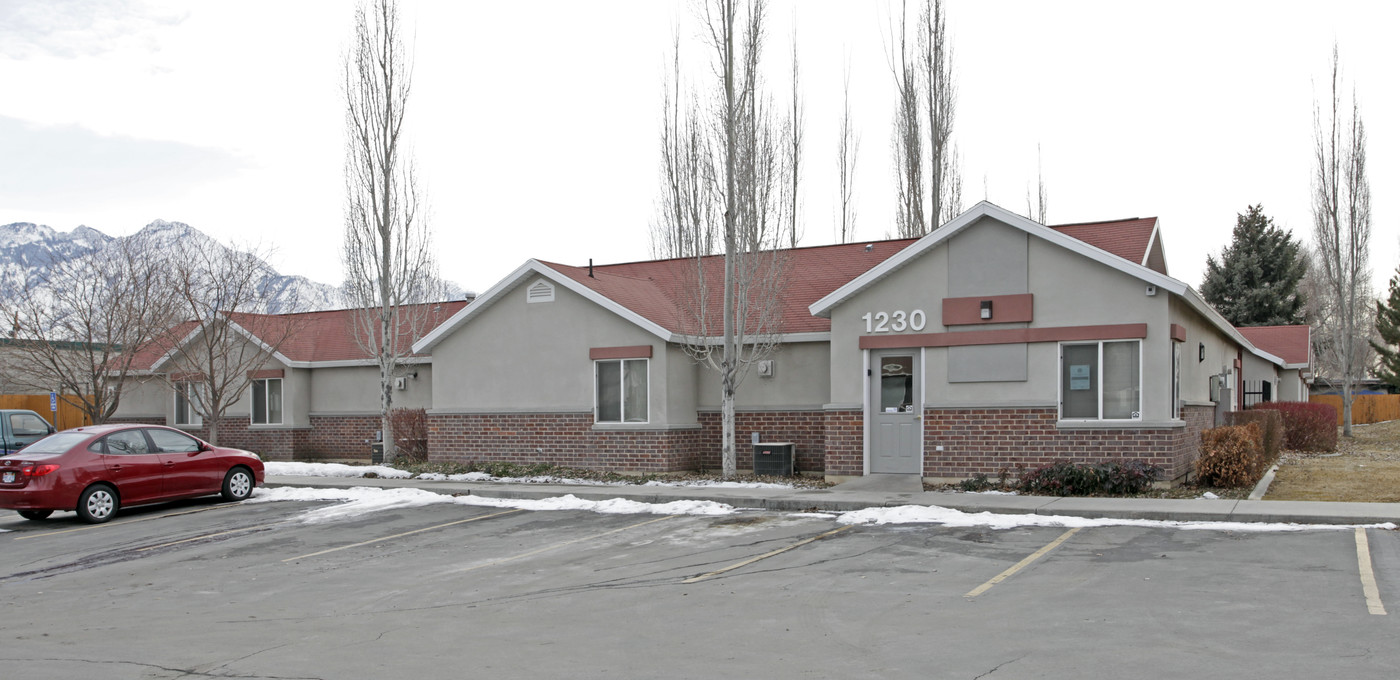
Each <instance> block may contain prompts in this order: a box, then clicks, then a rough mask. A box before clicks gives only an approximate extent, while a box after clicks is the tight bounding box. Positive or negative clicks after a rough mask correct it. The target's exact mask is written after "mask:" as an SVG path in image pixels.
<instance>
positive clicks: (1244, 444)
mask: <svg viewBox="0 0 1400 680" xmlns="http://www.w3.org/2000/svg"><path fill="white" fill-rule="evenodd" d="M1263 438H1264V432H1263V430H1262V429H1261V428H1260V427H1259V423H1246V424H1244V425H1227V426H1225V427H1216V428H1212V429H1209V430H1206V431H1204V432H1202V433H1201V455H1200V457H1199V458H1197V459H1196V478H1197V479H1198V480H1199V481H1200V483H1201V484H1205V485H1207V486H1221V487H1226V488H1236V487H1242V486H1249V485H1250V484H1253V483H1254V482H1255V481H1256V480H1258V479H1259V476H1260V474H1262V473H1263V462H1264V447H1263V444H1262V441H1263Z"/></svg>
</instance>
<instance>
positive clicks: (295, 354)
mask: <svg viewBox="0 0 1400 680" xmlns="http://www.w3.org/2000/svg"><path fill="white" fill-rule="evenodd" d="M465 306H467V301H466V300H454V301H450V302H436V303H432V304H428V305H423V306H422V307H423V308H424V309H425V310H426V311H427V312H428V314H429V317H428V322H427V324H426V328H425V329H424V330H423V331H422V333H419V334H418V336H422V335H426V334H427V333H428V332H429V331H431V330H432V329H434V328H437V326H438V325H439V324H441V323H442V322H443V321H446V320H447V319H448V318H449V317H451V316H452V315H453V314H456V313H457V312H458V311H459V310H461V309H462V308H463V307H465ZM356 311H357V310H353V309H336V310H330V311H322V312H304V313H300V314H234V315H233V319H234V321H235V322H236V323H237V324H238V325H239V326H241V327H242V328H243V329H245V330H247V331H248V332H249V333H252V334H253V335H254V336H255V337H260V338H263V339H265V341H268V342H271V341H272V340H271V339H272V338H277V337H280V336H281V335H282V334H283V333H284V332H288V331H289V332H291V336H290V337H289V338H287V340H286V341H284V342H283V343H282V344H281V346H280V347H279V348H278V352H279V353H280V354H282V356H285V357H287V359H288V360H289V361H295V362H302V361H307V362H321V361H356V360H368V359H372V358H373V356H372V355H371V354H369V353H367V352H365V351H364V350H363V349H361V348H360V346H359V345H358V344H357V343H356V342H355V335H354V329H353V327H352V325H351V324H352V323H353V321H354V314H355V312H356ZM194 329H195V324H194V322H192V321H186V322H184V323H182V324H180V325H178V326H175V327H174V328H172V329H170V330H169V331H168V332H167V333H166V334H165V335H164V336H162V337H161V338H159V339H157V341H156V342H153V343H151V344H149V345H147V346H146V347H144V348H142V349H141V350H140V351H139V352H137V359H136V362H135V367H136V368H138V369H150V368H151V367H152V366H153V365H154V364H155V362H157V361H159V360H160V358H161V357H162V356H164V355H165V354H166V352H167V350H168V349H169V347H171V345H172V344H174V343H177V342H180V341H181V340H183V339H184V338H185V336H187V335H189V334H190V332H191V331H193V330H194ZM284 329H285V330H284ZM399 332H400V333H401V334H408V333H410V329H409V328H408V324H407V323H402V324H401V325H400V331H399ZM417 339H418V338H417V337H412V338H408V342H406V343H405V345H404V346H405V347H406V346H408V345H409V344H411V343H412V342H413V341H415V340H417Z"/></svg>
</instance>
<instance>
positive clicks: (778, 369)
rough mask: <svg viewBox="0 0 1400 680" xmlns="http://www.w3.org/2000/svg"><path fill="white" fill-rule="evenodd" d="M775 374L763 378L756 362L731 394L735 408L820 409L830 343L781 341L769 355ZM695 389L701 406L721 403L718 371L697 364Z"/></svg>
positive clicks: (827, 377)
mask: <svg viewBox="0 0 1400 680" xmlns="http://www.w3.org/2000/svg"><path fill="white" fill-rule="evenodd" d="M769 358H770V359H772V360H773V365H774V374H773V377H771V378H765V377H763V376H760V375H759V374H758V368H757V366H755V367H753V368H752V369H750V370H749V374H748V377H746V378H744V382H743V384H741V385H740V386H739V391H738V392H737V393H736V394H735V397H734V406H735V408H738V409H820V408H821V407H822V406H823V405H824V404H825V403H826V402H825V399H826V394H827V390H828V389H829V387H828V386H829V385H830V383H831V346H830V345H829V344H828V343H826V342H790V343H787V344H784V345H780V346H779V348H778V351H777V352H775V353H773V354H772V355H771V356H770V357H769ZM696 370H697V375H696V378H697V380H698V383H697V386H698V389H697V392H698V393H699V405H700V408H701V409H704V410H717V409H719V407H720V384H719V374H718V373H716V372H714V371H712V370H710V369H708V368H706V367H704V366H701V367H698V368H697V369H696Z"/></svg>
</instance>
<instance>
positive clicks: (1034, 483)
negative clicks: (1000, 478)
mask: <svg viewBox="0 0 1400 680" xmlns="http://www.w3.org/2000/svg"><path fill="white" fill-rule="evenodd" d="M1161 474H1162V468H1160V467H1157V466H1156V465H1148V464H1146V463H1143V462H1141V461H1136V460H1129V461H1109V462H1104V463H1079V464H1076V463H1072V462H1070V461H1067V460H1061V461H1056V462H1054V463H1051V464H1050V465H1046V466H1044V467H1039V468H1036V469H1034V470H1031V471H1030V472H1028V473H1026V474H1024V475H1022V476H1021V481H1020V483H1019V484H1018V485H1017V488H1018V489H1020V490H1021V491H1024V492H1026V493H1035V494H1046V495H1052V496H1091V495H1095V494H1136V493H1142V492H1144V491H1146V490H1147V489H1148V488H1150V487H1151V486H1152V482H1154V481H1156V480H1157V478H1158V477H1159V476H1161Z"/></svg>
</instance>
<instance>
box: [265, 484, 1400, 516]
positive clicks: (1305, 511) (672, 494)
mask: <svg viewBox="0 0 1400 680" xmlns="http://www.w3.org/2000/svg"><path fill="white" fill-rule="evenodd" d="M872 477H873V476H872ZM265 486H270V487H277V486H299V487H319V488H351V487H378V488H387V489H394V488H416V489H423V490H425V491H431V492H434V493H441V494H448V495H467V494H472V495H477V496H486V497H494V498H513V499H541V498H553V497H557V496H563V495H566V494H572V495H574V496H576V497H578V498H582V499H586V500H595V501H601V500H608V499H611V498H626V499H629V500H634V501H640V502H645V503H669V502H671V501H678V500H702V501H714V502H716V503H724V504H727V505H731V506H734V507H736V508H758V509H763V510H777V511H784V512H802V511H820V512H846V511H851V510H862V509H865V508H871V507H895V506H901V505H924V506H938V507H944V508H952V509H955V510H960V511H963V512H971V513H976V512H991V513H998V514H1012V515H1062V516H1070V517H1087V518H1100V517H1102V518H1111V519H1152V520H1168V521H1184V522H1286V523H1296V524H1379V523H1383V522H1393V523H1396V524H1400V503H1328V502H1318V501H1269V500H1230V499H1208V498H1192V499H1165V498H1077V497H1076V498H1060V497H1054V496H1022V495H1010V494H988V493H961V492H951V491H922V490H919V489H918V488H917V487H916V488H909V486H908V485H907V484H905V485H903V486H901V485H899V484H884V483H881V480H878V479H871V478H860V479H857V480H853V481H852V482H848V483H846V484H840V485H837V486H834V487H830V488H826V489H792V488H779V489H769V488H759V489H753V488H729V487H704V486H641V485H637V486H628V485H619V486H599V485H572V484H535V483H521V482H448V481H427V480H420V479H364V478H343V477H300V476H272V475H269V476H268V477H267V479H266V481H265Z"/></svg>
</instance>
